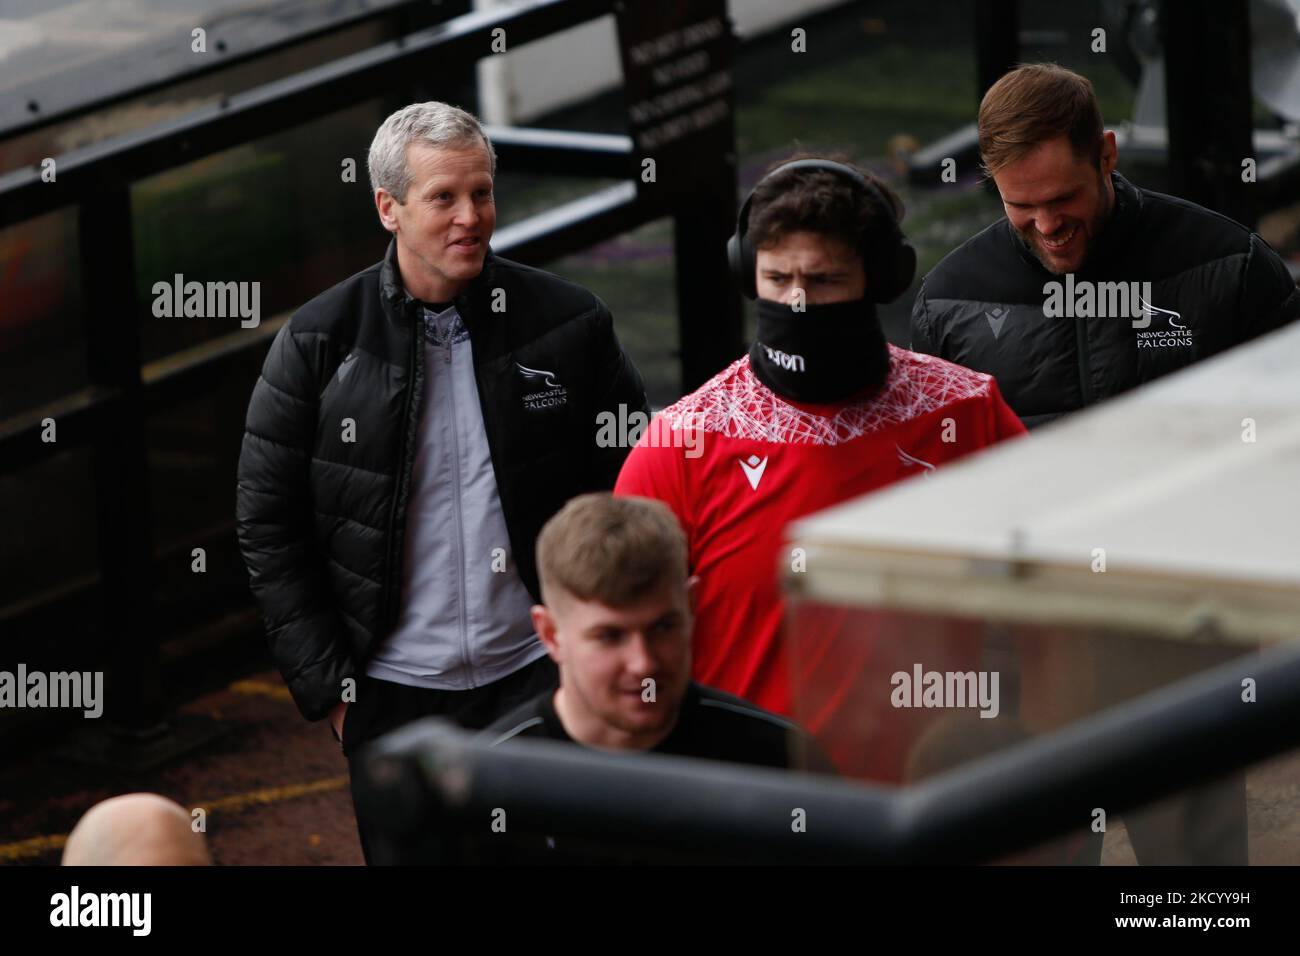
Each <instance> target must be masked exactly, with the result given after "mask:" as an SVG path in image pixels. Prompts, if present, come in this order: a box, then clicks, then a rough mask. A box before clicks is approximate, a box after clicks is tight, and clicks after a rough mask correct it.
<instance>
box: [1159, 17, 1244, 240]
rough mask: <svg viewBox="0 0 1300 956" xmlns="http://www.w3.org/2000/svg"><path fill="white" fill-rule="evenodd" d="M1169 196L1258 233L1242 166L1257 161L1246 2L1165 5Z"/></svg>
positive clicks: (1163, 21)
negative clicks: (1186, 200)
mask: <svg viewBox="0 0 1300 956" xmlns="http://www.w3.org/2000/svg"><path fill="white" fill-rule="evenodd" d="M1160 23H1161V28H1162V32H1163V39H1164V51H1165V103H1166V109H1165V113H1166V116H1167V121H1166V122H1167V128H1168V131H1169V159H1168V162H1169V189H1170V192H1172V193H1173V194H1174V195H1176V196H1179V197H1181V198H1183V199H1188V200H1190V201H1192V202H1194V203H1199V204H1200V205H1202V206H1205V207H1207V208H1209V209H1213V210H1215V211H1216V212H1220V213H1223V214H1224V215H1225V216H1229V217H1231V218H1233V219H1235V220H1237V221H1238V222H1240V223H1242V224H1244V225H1247V226H1250V227H1251V228H1254V225H1255V221H1256V213H1255V203H1254V197H1253V196H1252V195H1251V193H1250V187H1249V185H1248V184H1247V183H1246V182H1244V181H1243V180H1242V171H1243V170H1242V160H1244V159H1246V158H1247V157H1251V156H1253V155H1254V147H1253V145H1252V137H1253V131H1254V122H1253V120H1252V117H1251V109H1252V103H1253V99H1252V96H1251V91H1250V13H1249V9H1248V5H1247V4H1246V3H1245V2H1244V0H1239V2H1233V3H1224V2H1222V0H1176V2H1170V0H1162V2H1161V4H1160Z"/></svg>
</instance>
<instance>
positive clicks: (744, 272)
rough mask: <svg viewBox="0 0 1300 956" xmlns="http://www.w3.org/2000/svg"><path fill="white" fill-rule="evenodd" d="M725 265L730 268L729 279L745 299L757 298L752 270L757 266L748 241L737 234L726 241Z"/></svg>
mask: <svg viewBox="0 0 1300 956" xmlns="http://www.w3.org/2000/svg"><path fill="white" fill-rule="evenodd" d="M727 265H728V266H729V267H730V268H731V277H732V278H733V279H735V280H736V285H737V287H738V288H739V289H740V291H741V292H742V293H743V294H744V296H745V298H747V299H756V298H758V288H757V286H756V284H755V282H754V270H755V269H756V268H757V264H756V262H755V258H754V250H753V247H751V246H750V244H749V240H747V239H746V238H745V237H744V236H742V235H741V234H740V233H739V232H737V233H736V234H735V235H733V236H732V237H731V238H730V239H728V240H727Z"/></svg>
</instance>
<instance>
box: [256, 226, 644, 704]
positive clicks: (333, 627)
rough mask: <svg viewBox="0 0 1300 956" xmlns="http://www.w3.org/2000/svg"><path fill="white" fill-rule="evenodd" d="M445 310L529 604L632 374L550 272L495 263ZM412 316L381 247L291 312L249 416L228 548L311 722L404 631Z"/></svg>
mask: <svg viewBox="0 0 1300 956" xmlns="http://www.w3.org/2000/svg"><path fill="white" fill-rule="evenodd" d="M498 289H499V290H502V291H503V292H504V297H503V296H502V295H500V294H494V290H498ZM494 303H495V304H496V306H497V309H496V310H495V311H494V310H493V305H494ZM502 305H504V311H501V307H502ZM456 306H457V310H458V311H459V312H460V315H461V317H462V319H463V320H464V322H465V326H466V328H467V329H468V331H469V334H470V341H471V343H472V345H473V354H474V369H475V378H476V380H477V384H478V393H479V400H480V403H481V407H482V411H483V421H484V425H485V428H486V430H487V439H488V445H489V448H490V449H491V455H492V465H493V470H494V471H495V473H496V481H497V488H498V492H499V495H500V499H501V508H502V511H503V513H504V515H505V519H506V524H507V526H508V528H509V530H510V544H511V548H512V551H513V553H514V558H515V562H516V566H517V568H518V572H519V576H520V578H521V579H522V580H523V582H524V584H525V586H526V587H527V588H528V590H529V592H530V593H531V594H532V596H533V598H534V599H535V600H536V599H538V584H537V568H536V558H535V555H534V546H535V541H536V537H537V534H538V532H539V531H540V530H541V527H542V525H543V524H544V523H545V522H546V521H547V519H548V518H550V517H551V515H553V514H554V513H555V512H556V511H558V510H559V509H560V508H561V507H562V506H563V504H564V503H565V502H566V501H567V500H568V499H569V498H571V497H573V496H574V495H577V494H581V493H582V492H585V491H593V490H599V489H609V488H612V487H613V486H614V480H615V478H616V477H617V476H618V472H619V468H620V467H621V466H622V463H623V459H624V458H625V457H626V455H627V451H628V449H627V448H623V447H608V448H602V447H598V446H597V442H596V436H597V432H598V426H597V415H598V414H599V413H600V412H601V411H604V410H610V411H613V412H615V413H617V411H618V408H619V405H620V404H625V405H626V406H627V413H628V414H630V413H631V412H634V411H641V412H648V407H647V405H646V399H645V391H644V388H643V386H642V382H641V376H640V375H639V374H638V373H637V371H636V368H635V367H634V366H633V365H632V363H631V362H630V361H629V360H628V359H627V357H626V356H625V355H624V354H623V351H622V349H621V347H620V346H619V342H618V339H617V337H616V336H615V334H614V329H613V322H612V319H611V317H610V313H609V310H608V309H607V308H606V307H605V305H604V303H603V302H601V301H600V300H599V299H598V298H597V297H596V296H594V295H592V294H591V293H590V292H588V291H587V290H586V289H583V288H582V287H580V286H577V285H574V284H573V283H571V282H566V281H565V280H563V279H560V278H558V277H557V276H553V275H551V274H549V273H547V272H542V271H540V270H537V269H532V268H529V267H527V266H523V265H520V264H518V263H515V262H510V261H508V260H506V259H501V258H498V257H496V256H494V255H493V254H492V253H491V252H490V251H489V253H488V255H487V257H486V259H485V262H484V266H483V271H482V273H481V274H480V275H479V277H478V278H477V279H475V280H474V282H473V283H471V285H470V287H469V289H468V290H467V291H466V292H465V294H464V295H462V296H461V297H459V298H457V299H456ZM418 309H419V305H418V303H415V302H414V300H411V299H409V298H408V297H407V295H406V293H405V290H404V289H403V288H402V285H401V281H400V275H399V273H398V271H397V267H396V246H395V245H393V244H390V246H389V250H388V254H387V256H386V257H385V259H384V261H383V262H381V263H378V264H376V265H374V266H372V267H371V268H369V269H366V270H365V271H364V272H360V273H358V274H357V275H354V276H352V277H351V278H350V279H347V280H345V281H343V282H341V283H339V284H338V285H336V286H334V287H333V288H332V289H329V290H328V291H326V292H324V293H322V294H321V295H319V296H317V297H316V298H314V299H312V300H311V301H310V302H308V303H307V304H306V305H304V306H303V307H302V308H300V309H299V310H298V311H297V312H296V313H295V314H294V315H293V317H292V318H291V319H290V321H289V322H288V323H287V324H286V325H285V326H284V328H283V329H281V330H280V332H279V334H277V335H276V337H275V341H274V342H273V343H272V345H271V350H270V354H268V355H267V358H266V363H265V365H264V367H263V369H262V375H261V377H260V378H259V379H258V382H257V386H256V387H255V388H254V390H253V396H252V400H251V401H250V403H249V407H248V421H247V425H246V430H245V434H244V443H243V450H242V453H241V455H240V459H239V481H238V492H237V503H236V518H237V528H238V534H239V543H240V547H241V549H242V551H243V554H244V560H245V562H246V563H247V565H248V571H249V577H250V582H251V586H252V590H253V593H254V595H255V596H256V597H257V600H258V604H259V606H260V607H261V611H262V616H263V619H264V621H265V624H266V629H267V637H268V640H269V642H270V647H271V653H272V656H273V658H274V659H275V662H276V664H277V666H278V667H279V668H280V671H281V672H282V673H283V674H284V678H285V681H286V682H287V683H288V685H289V689H290V691H291V692H292V694H293V698H294V701H295V702H296V703H297V705H298V708H299V710H301V711H302V713H303V715H304V716H305V717H307V718H308V719H312V720H316V719H320V718H322V717H324V716H326V715H327V714H328V713H329V710H330V708H331V707H333V706H334V705H335V704H337V703H338V702H339V699H340V693H341V688H342V681H343V680H344V679H345V678H347V677H354V676H357V674H358V673H359V672H360V670H361V664H362V662H364V660H365V659H366V657H367V655H368V653H369V652H370V651H371V649H372V648H373V647H376V646H377V642H378V641H380V640H381V639H382V638H383V637H384V636H386V635H387V634H388V633H389V631H391V630H392V628H393V627H394V625H395V624H396V622H397V615H398V612H399V610H400V608H399V597H400V582H401V580H402V570H401V561H402V555H403V548H402V540H403V535H404V532H405V519H406V506H407V497H408V495H409V492H410V487H411V471H412V467H413V465H414V459H415V448H416V436H417V428H418V421H417V417H418V409H419V408H420V404H421V403H420V395H421V389H422V388H423V385H424V349H423V348H422V347H421V345H422V342H423V336H422V334H421V331H420V328H421V321H420V318H419V315H418ZM539 371H540V373H541V375H540V379H541V380H540V381H539ZM548 373H549V374H548ZM349 418H350V419H352V420H353V422H354V423H355V426H354V432H355V440H354V441H350V442H349V441H344V438H343V436H344V419H349Z"/></svg>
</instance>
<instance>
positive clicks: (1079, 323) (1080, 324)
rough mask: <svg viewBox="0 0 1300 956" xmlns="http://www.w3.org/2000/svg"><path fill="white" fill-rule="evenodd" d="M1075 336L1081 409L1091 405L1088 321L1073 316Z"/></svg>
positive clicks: (1090, 361)
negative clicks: (1081, 401) (1081, 399)
mask: <svg viewBox="0 0 1300 956" xmlns="http://www.w3.org/2000/svg"><path fill="white" fill-rule="evenodd" d="M1074 329H1075V335H1076V337H1077V338H1078V340H1079V341H1078V355H1079V392H1080V395H1081V396H1082V398H1083V407H1084V408H1087V407H1088V406H1089V405H1091V404H1092V373H1091V368H1092V359H1091V356H1090V354H1089V351H1088V320H1087V319H1085V318H1083V317H1082V316H1075V319H1074Z"/></svg>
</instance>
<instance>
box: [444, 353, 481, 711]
mask: <svg viewBox="0 0 1300 956" xmlns="http://www.w3.org/2000/svg"><path fill="white" fill-rule="evenodd" d="M453 348H454V346H453V344H452V343H451V342H450V341H448V343H447V386H448V387H447V393H448V394H449V395H450V396H451V460H452V467H451V473H452V486H453V487H452V510H453V511H454V512H455V515H456V584H457V588H458V593H459V595H460V602H459V612H460V613H459V615H458V616H459V617H460V659H461V663H462V664H463V665H464V667H465V673H466V675H467V676H468V678H469V686H470V689H473V688H474V687H477V686H478V684H477V683H475V681H474V667H473V664H472V663H471V662H470V659H469V637H468V634H469V622H468V621H467V620H466V619H465V603H466V601H465V522H464V520H463V518H462V513H461V500H460V498H461V486H460V421H459V418H458V416H457V414H456V376H455V370H454V369H455V366H454V363H455V357H454V356H453V355H452V349H453Z"/></svg>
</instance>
